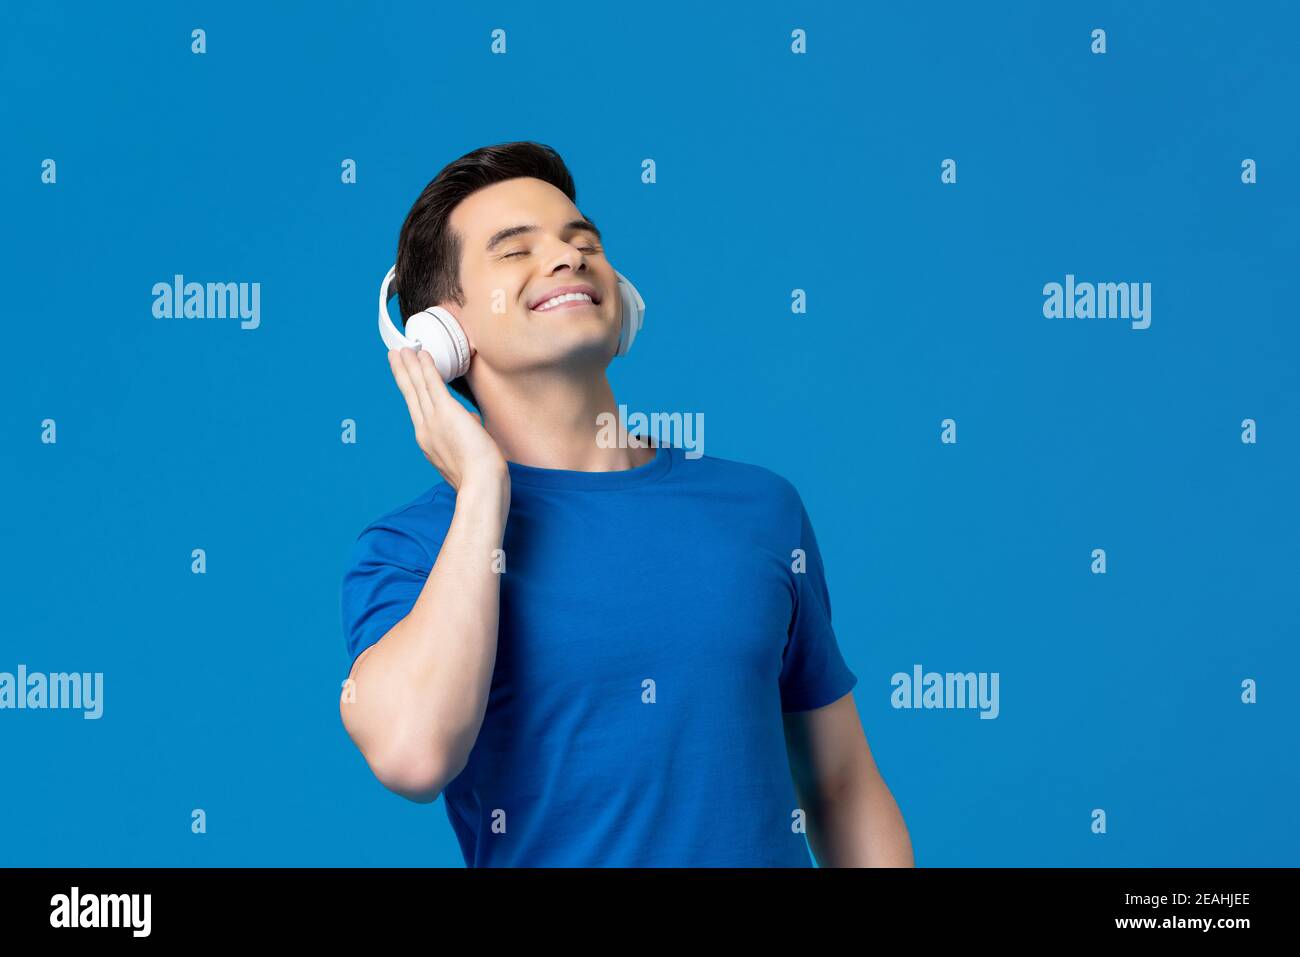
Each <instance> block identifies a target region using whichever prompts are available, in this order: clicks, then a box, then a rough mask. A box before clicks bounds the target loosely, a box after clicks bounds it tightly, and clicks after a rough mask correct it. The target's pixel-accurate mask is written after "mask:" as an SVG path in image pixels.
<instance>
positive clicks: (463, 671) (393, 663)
mask: <svg viewBox="0 0 1300 957" xmlns="http://www.w3.org/2000/svg"><path fill="white" fill-rule="evenodd" d="M388 358H389V364H390V366H391V367H392V370H393V378H394V379H395V380H396V382H397V385H398V388H399V389H400V390H401V392H402V395H403V396H404V397H405V399H406V403H407V408H408V410H409V411H410V414H411V422H412V424H413V425H414V427H415V435H416V441H417V442H418V443H419V445H420V448H421V450H422V451H423V452H424V454H425V457H426V458H428V459H429V461H430V462H431V463H432V464H433V465H434V467H435V468H437V469H438V471H439V472H440V473H441V474H442V475H443V477H444V478H445V479H446V480H447V482H448V484H450V485H451V486H452V487H453V488H454V489H456V508H455V512H454V514H453V516H452V520H451V525H450V527H449V528H448V530H447V535H446V537H445V538H444V539H443V543H442V548H441V549H440V550H439V552H438V557H437V560H436V561H435V562H434V564H433V568H432V569H431V570H430V572H429V577H428V579H427V580H426V581H425V583H424V587H423V588H422V590H421V592H420V595H419V597H418V598H417V599H416V602H415V604H414V606H413V607H412V609H411V611H410V612H409V613H408V614H407V615H406V617H405V618H402V619H401V620H400V621H398V622H397V624H395V625H394V626H393V627H392V628H391V629H389V631H388V632H387V633H386V634H385V635H384V636H383V637H382V638H381V639H379V641H377V642H375V644H373V645H371V646H370V647H369V648H367V649H366V650H365V651H363V652H362V653H361V655H360V656H359V657H358V658H357V660H356V662H355V663H354V664H353V666H352V673H351V678H352V682H353V685H352V689H351V692H352V693H351V694H348V692H347V691H345V692H344V694H343V695H342V696H341V698H340V701H339V711H340V714H341V716H342V718H343V724H344V727H346V728H347V732H348V735H349V736H350V737H351V738H352V741H353V742H354V743H355V744H356V746H357V748H358V749H359V750H360V751H361V753H362V755H364V756H365V759H366V762H367V764H369V765H370V769H371V770H372V771H373V772H374V774H375V776H376V777H377V778H378V779H379V780H380V781H381V782H382V783H383V785H384V786H385V787H387V788H389V789H390V790H392V791H394V792H396V793H398V794H401V795H402V796H403V797H406V798H409V799H410V800H412V801H417V802H420V803H428V802H430V801H433V800H435V799H436V798H437V797H438V795H439V794H440V793H441V792H442V789H443V787H444V786H445V785H446V784H447V782H448V781H450V780H452V779H453V778H455V777H456V775H458V774H459V773H460V772H461V770H462V769H463V768H464V766H465V763H466V761H467V760H468V759H469V753H470V750H471V749H472V748H473V746H474V741H475V740H476V739H477V737H478V732H479V728H480V727H482V724H483V717H484V714H485V713H486V710H487V698H488V691H489V689H490V688H491V684H492V672H493V669H494V667H495V664H496V649H497V624H498V621H499V611H500V575H499V574H497V572H496V570H495V568H496V566H495V565H494V558H495V555H494V552H495V550H496V549H499V548H500V547H501V543H502V539H503V536H504V533H505V524H506V516H507V514H508V513H509V510H510V473H509V470H508V469H507V467H506V463H505V459H504V457H503V456H502V455H501V452H500V450H499V449H498V448H497V446H496V444H495V443H494V442H493V441H492V439H491V437H490V436H489V435H488V434H487V432H486V431H485V430H484V429H483V426H482V424H481V423H480V422H479V421H478V419H477V418H476V417H475V416H474V415H472V414H471V413H470V412H468V411H467V410H466V409H465V408H464V407H462V406H461V405H460V403H458V402H457V401H456V400H455V399H454V398H453V397H452V396H451V394H450V393H449V392H448V390H447V387H446V385H444V384H443V381H442V378H441V377H440V376H439V375H438V372H437V370H436V368H435V367H434V365H433V362H432V360H431V359H430V358H429V355H428V353H426V352H424V351H423V350H421V351H419V352H416V351H414V350H411V349H403V350H400V351H390V352H389V354H388Z"/></svg>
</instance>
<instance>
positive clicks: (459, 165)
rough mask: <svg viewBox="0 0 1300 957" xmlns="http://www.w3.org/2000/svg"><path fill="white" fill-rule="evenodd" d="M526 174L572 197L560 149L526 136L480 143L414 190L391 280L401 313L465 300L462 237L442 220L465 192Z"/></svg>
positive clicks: (465, 386)
mask: <svg viewBox="0 0 1300 957" xmlns="http://www.w3.org/2000/svg"><path fill="white" fill-rule="evenodd" d="M520 176H531V177H534V178H535V179H540V180H543V181H545V182H547V183H550V184H551V185H552V186H554V187H555V188H556V189H558V190H560V192H562V193H564V195H566V196H568V197H569V200H570V202H574V203H576V202H577V192H576V190H575V189H574V185H573V176H572V175H571V174H570V173H569V168H568V167H567V166H565V165H564V160H562V159H561V158H560V154H559V153H557V152H555V150H553V149H551V147H549V146H545V145H543V144H541V143H533V142H528V141H523V142H515V143H500V144H498V145H496V146H484V147H482V148H480V149H476V150H474V151H473V152H472V153H466V154H465V155H464V156H462V157H461V158H460V159H458V160H455V161H453V162H451V163H448V164H447V165H446V166H444V167H443V168H442V169H441V170H440V171H439V173H438V175H437V176H435V177H434V178H433V179H432V180H431V181H430V183H429V185H428V186H426V187H424V191H423V192H422V193H420V197H419V199H417V200H416V201H415V205H413V206H412V207H411V211H410V212H409V213H407V215H406V222H404V223H402V231H401V233H400V234H399V235H398V238H397V272H396V275H395V277H394V284H395V285H396V287H397V301H398V304H399V308H400V309H401V314H402V323H403V325H405V323H406V317H407V316H413V315H415V314H416V313H417V312H420V311H421V310H422V309H428V308H429V307H430V306H436V305H437V304H438V303H440V302H447V301H450V302H454V303H455V304H456V305H457V306H463V305H465V291H464V289H463V288H462V287H461V284H460V259H461V254H462V253H463V252H464V246H463V242H462V237H461V236H460V235H459V234H457V233H456V232H455V231H453V230H452V229H451V228H450V226H449V225H448V222H449V220H450V219H451V213H452V210H454V209H455V208H456V206H457V205H458V204H459V203H460V201H461V200H463V199H464V198H465V197H466V196H468V195H470V193H473V192H475V191H476V190H480V189H482V188H483V187H484V186H491V185H492V184H494V183H499V182H501V181H503V180H507V179H516V178H518V177H520ZM451 387H452V388H453V389H455V390H456V391H457V392H459V393H460V394H461V395H463V396H464V397H465V398H466V399H468V400H469V401H470V402H472V403H474V405H475V406H477V405H478V402H477V401H476V400H475V398H474V393H473V392H471V391H470V388H469V383H468V382H466V381H465V377H464V376H461V377H460V378H459V379H456V380H454V381H453V382H452V383H451Z"/></svg>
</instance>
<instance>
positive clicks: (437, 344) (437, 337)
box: [379, 266, 645, 382]
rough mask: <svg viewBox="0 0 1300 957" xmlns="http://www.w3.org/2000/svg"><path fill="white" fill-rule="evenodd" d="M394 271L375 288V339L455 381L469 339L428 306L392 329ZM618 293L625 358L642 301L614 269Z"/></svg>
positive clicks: (465, 365)
mask: <svg viewBox="0 0 1300 957" xmlns="http://www.w3.org/2000/svg"><path fill="white" fill-rule="evenodd" d="M396 272H397V267H396V266H393V267H392V268H391V269H389V270H388V275H386V276H385V277H384V282H383V285H381V286H380V287H379V335H380V337H381V338H382V339H383V340H384V345H385V346H387V347H388V348H389V349H421V348H423V349H424V350H425V351H426V352H428V353H429V356H430V357H431V358H432V359H433V364H434V365H435V366H437V367H438V372H439V374H440V375H441V376H442V381H443V382H451V381H452V380H453V379H459V378H460V377H461V376H463V375H464V374H465V373H466V372H467V371H468V370H469V339H467V338H466V337H465V330H464V329H462V328H461V327H460V323H459V322H457V321H456V317H455V316H453V315H452V314H451V313H450V312H448V311H447V310H446V309H443V308H442V307H440V306H430V307H429V308H428V309H424V310H422V311H420V312H417V313H416V314H415V315H413V316H411V317H409V318H408V319H407V320H406V334H405V335H403V334H402V332H401V331H400V330H399V329H398V328H397V326H396V325H394V323H393V320H392V317H390V316H389V315H388V300H389V299H392V298H393V296H395V295H396V292H390V291H389V290H390V289H392V285H393V277H394V275H395V274H396ZM614 275H615V276H617V277H618V293H619V300H620V305H621V309H622V311H621V312H620V314H619V330H618V352H616V353H615V355H620V356H625V355H627V353H628V350H630V349H631V348H632V341H633V340H634V339H636V334H637V333H638V332H640V331H641V326H642V324H644V322H645V300H644V299H642V298H641V294H640V293H639V292H637V291H636V287H635V286H633V285H632V284H631V283H630V282H628V281H627V280H626V279H625V278H623V275H622V274H621V273H620V272H619V271H618V270H617V269H616V270H614Z"/></svg>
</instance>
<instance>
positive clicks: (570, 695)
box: [341, 448, 857, 867]
mask: <svg viewBox="0 0 1300 957" xmlns="http://www.w3.org/2000/svg"><path fill="white" fill-rule="evenodd" d="M508 467H509V469H510V479H511V492H510V512H509V517H508V519H507V521H506V529H505V537H504V542H503V545H502V547H503V549H504V551H505V572H504V574H503V575H502V578H501V604H500V625H499V629H498V634H497V656H496V666H495V669H494V672H493V675H492V684H491V690H490V692H489V698H488V705H487V714H486V717H485V718H484V720H483V726H482V728H481V730H480V731H479V735H478V739H477V740H476V742H475V744H474V747H473V750H472V751H471V752H470V755H469V759H468V763H467V764H466V766H465V768H464V769H463V770H462V771H461V773H460V774H459V775H458V776H457V777H456V778H455V779H453V780H452V781H451V782H449V783H448V784H447V786H446V787H445V789H444V790H443V794H442V797H443V799H444V801H445V802H446V807H447V817H448V819H449V820H450V822H451V826H452V829H453V830H454V831H455V833H456V837H457V839H458V840H459V842H460V847H461V851H462V853H463V854H464V857H465V862H466V864H467V865H469V866H471V867H487V866H491V867H501V866H507V867H508V866H514V867H520V866H523V867H811V866H812V865H813V862H812V859H811V858H810V856H809V852H808V847H807V844H806V842H805V838H804V835H803V834H802V833H800V832H798V831H796V829H795V827H794V824H795V820H796V816H797V814H796V812H797V809H798V807H799V802H798V799H797V797H796V795H795V791H794V784H793V781H792V778H791V772H790V766H789V761H788V758H787V755H786V742H785V735H784V728H783V723H782V719H781V714H782V712H783V711H804V710H808V709H811V708H818V707H821V706H822V705H826V704H830V703H831V702H832V701H835V700H837V699H838V698H840V697H842V696H843V695H845V694H847V693H848V692H849V690H850V689H851V688H853V686H854V685H855V684H856V683H857V677H856V676H855V675H854V674H853V672H852V671H850V670H849V668H848V666H847V665H846V664H845V662H844V658H843V657H842V655H841V653H840V650H839V647H838V645H837V643H836V640H835V634H834V632H833V631H832V629H831V607H830V597H829V595H828V592H827V587H826V579H825V575H824V572H823V569H822V562H821V556H820V554H819V552H818V549H817V540H816V538H815V537H814V536H813V529H812V526H811V524H810V522H809V518H808V514H807V512H806V511H805V509H804V506H803V502H802V500H801V499H800V497H799V494H798V492H797V491H796V490H795V488H794V486H793V485H791V484H790V483H789V482H788V481H786V480H785V479H784V478H782V477H780V476H778V475H776V474H775V473H773V472H771V471H769V470H768V469H765V468H761V467H759V466H754V465H746V464H742V463H739V462H733V461H728V460H726V459H719V458H715V457H712V456H707V455H705V456H700V457H697V458H687V457H686V456H685V454H684V453H683V450H682V449H680V448H659V449H658V450H657V452H656V455H655V458H654V459H652V460H651V461H649V462H647V463H646V464H644V465H641V466H638V467H637V468H633V469H627V470H623V471H615V472H579V471H570V470H564V469H543V468H534V467H531V466H525V465H520V464H518V463H515V462H510V463H508ZM455 502H456V493H455V491H454V490H453V489H452V488H451V487H450V486H449V485H447V484H445V483H443V482H441V481H440V482H439V483H438V484H435V485H434V486H433V487H432V488H430V489H429V490H428V491H427V492H425V493H424V494H422V495H420V496H419V497H418V498H416V499H415V500H414V501H412V502H410V503H409V504H407V505H405V506H403V507H401V508H398V509H395V510H394V511H391V512H389V513H388V514H386V515H384V516H383V517H381V518H378V519H376V520H375V521H373V522H371V523H370V524H369V525H368V526H367V527H366V528H365V529H364V530H363V531H362V532H361V534H360V535H359V536H358V537H357V540H356V542H355V544H354V545H353V546H352V551H351V554H350V556H349V559H348V562H349V564H348V568H347V571H346V572H345V574H344V577H343V582H342V602H341V604H342V617H343V630H344V635H345V637H346V639H347V649H348V653H349V655H350V657H351V660H352V661H355V660H356V658H357V656H358V655H360V654H361V652H362V651H364V650H365V649H366V648H367V647H369V646H370V645H372V644H373V643H375V642H376V641H378V640H379V639H380V638H382V637H383V636H384V634H385V632H387V631H388V629H389V628H391V627H392V626H393V625H394V624H395V623H396V622H397V621H398V620H400V619H401V618H403V617H404V616H405V615H406V614H408V613H409V612H410V610H411V608H412V606H414V604H415V600H416V598H418V597H419V595H420V591H421V589H422V588H423V587H424V583H425V580H426V579H427V578H428V575H429V571H430V569H431V568H432V567H433V562H434V560H435V559H436V558H437V556H438V550H439V548H440V546H441V543H442V540H443V537H444V535H445V534H446V532H447V528H448V526H449V525H450V523H451V517H452V511H453V509H454V508H455ZM494 825H495V826H494Z"/></svg>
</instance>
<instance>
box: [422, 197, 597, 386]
mask: <svg viewBox="0 0 1300 957" xmlns="http://www.w3.org/2000/svg"><path fill="white" fill-rule="evenodd" d="M585 222H586V221H585V219H584V217H583V215H582V214H581V213H580V212H579V211H578V208H577V207H576V206H574V205H573V203H572V202H571V201H570V200H569V198H568V197H567V196H565V195H564V193H562V192H561V191H560V190H558V189H556V188H555V187H554V186H552V185H551V184H550V183H546V182H543V181H542V180H539V179H534V178H532V177H520V178H517V179H511V180H506V181H504V182H501V183H494V184H493V185H491V186H487V187H484V188H483V189H480V190H477V191H476V192H474V193H471V194H470V195H469V196H468V197H466V198H465V199H464V200H462V201H461V202H460V204H459V205H458V206H457V207H456V208H455V209H453V210H452V213H451V218H450V221H449V225H450V227H451V228H452V229H453V230H454V231H455V232H456V233H457V234H459V236H460V237H461V241H462V250H461V261H460V279H461V287H462V289H463V290H464V295H465V305H464V306H456V305H455V304H449V303H441V305H442V306H443V308H446V309H448V310H449V311H451V313H452V314H453V315H455V316H456V318H457V319H458V320H459V321H460V323H461V325H462V327H463V328H464V329H465V333H466V335H467V336H468V337H469V340H470V343H471V345H472V346H473V347H474V349H475V355H474V358H473V360H472V362H471V365H470V368H471V370H473V369H474V367H475V364H479V365H480V366H482V365H487V366H488V367H490V368H491V369H493V370H494V371H496V372H497V373H500V374H502V375H504V376H509V375H511V374H515V373H527V372H531V371H539V370H543V369H546V368H554V367H556V366H560V365H570V366H572V365H573V364H575V363H578V364H583V363H586V364H590V365H592V366H593V367H598V368H602V369H603V368H604V367H605V366H606V365H607V364H608V363H609V360H610V359H611V358H612V357H613V356H614V353H615V352H616V351H617V348H618V331H619V321H620V318H621V317H620V305H619V297H618V289H617V280H616V278H615V276H614V268H613V267H612V266H611V265H610V264H609V261H608V260H607V259H606V258H605V253H604V247H603V246H602V245H601V241H600V237H599V235H598V234H597V233H596V232H595V230H594V227H593V226H592V225H591V224H590V223H587V224H586V225H585V226H584V225H583V224H584V223H585ZM516 227H531V228H528V229H523V230H518V231H516ZM567 286H577V287H580V289H581V290H583V291H585V292H586V293H588V294H590V295H591V298H592V300H593V301H592V302H587V301H585V300H583V299H581V298H579V299H578V300H571V301H564V302H547V300H550V299H552V298H553V297H554V296H555V295H556V293H557V291H561V290H563V289H564V287H567ZM470 382H471V385H473V382H474V376H473V375H472V373H471V379H470Z"/></svg>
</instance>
